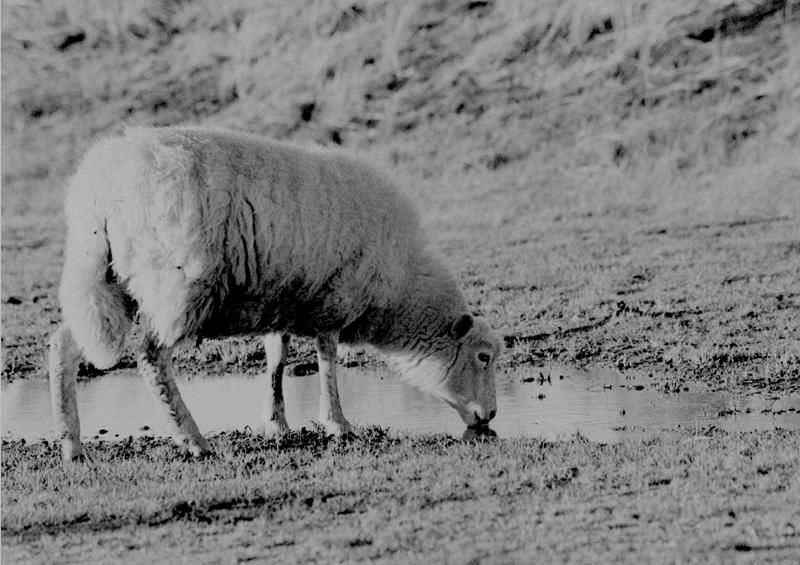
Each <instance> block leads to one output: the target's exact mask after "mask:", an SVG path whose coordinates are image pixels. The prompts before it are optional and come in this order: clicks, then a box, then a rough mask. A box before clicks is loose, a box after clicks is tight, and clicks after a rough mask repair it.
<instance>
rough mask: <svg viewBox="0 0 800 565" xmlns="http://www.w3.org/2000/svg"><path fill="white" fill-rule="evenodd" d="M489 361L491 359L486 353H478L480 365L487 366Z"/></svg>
mask: <svg viewBox="0 0 800 565" xmlns="http://www.w3.org/2000/svg"><path fill="white" fill-rule="evenodd" d="M491 360H492V357H491V355H489V354H488V353H478V361H480V362H481V363H484V364H486V365H488V364H489V361H491Z"/></svg>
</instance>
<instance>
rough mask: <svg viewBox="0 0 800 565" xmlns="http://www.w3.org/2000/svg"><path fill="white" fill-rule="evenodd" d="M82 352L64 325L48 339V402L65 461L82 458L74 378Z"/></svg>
mask: <svg viewBox="0 0 800 565" xmlns="http://www.w3.org/2000/svg"><path fill="white" fill-rule="evenodd" d="M80 361H81V352H80V349H78V344H76V343H75V340H74V339H73V337H72V332H71V331H70V329H69V327H67V325H66V324H62V325H61V327H59V328H58V330H56V333H54V334H53V337H51V338H50V358H49V369H50V402H51V406H52V409H53V427H54V428H55V432H56V437H57V438H58V440H59V441H60V442H61V457H62V458H63V459H64V461H73V460H76V459H82V458H83V447H82V446H81V423H80V419H79V418H78V399H77V396H76V393H75V377H77V375H78V365H79V363H80Z"/></svg>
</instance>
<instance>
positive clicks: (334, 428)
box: [320, 420, 355, 437]
mask: <svg viewBox="0 0 800 565" xmlns="http://www.w3.org/2000/svg"><path fill="white" fill-rule="evenodd" d="M320 424H322V427H323V428H325V433H326V434H328V435H331V436H340V437H352V436H354V435H355V434H354V433H353V426H351V425H350V422H348V421H347V420H341V421H338V422H337V421H335V420H326V421H322V422H320Z"/></svg>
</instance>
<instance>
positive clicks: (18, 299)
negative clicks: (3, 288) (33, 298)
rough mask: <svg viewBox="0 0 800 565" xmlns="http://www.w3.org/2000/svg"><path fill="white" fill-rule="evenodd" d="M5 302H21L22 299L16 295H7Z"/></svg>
mask: <svg viewBox="0 0 800 565" xmlns="http://www.w3.org/2000/svg"><path fill="white" fill-rule="evenodd" d="M6 304H22V299H21V298H20V297H18V296H9V297H8V298H6Z"/></svg>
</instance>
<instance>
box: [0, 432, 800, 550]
mask: <svg viewBox="0 0 800 565" xmlns="http://www.w3.org/2000/svg"><path fill="white" fill-rule="evenodd" d="M212 442H213V444H214V446H215V449H216V450H217V453H218V456H217V457H216V458H212V459H204V460H201V461H195V462H192V463H191V464H189V463H187V462H186V460H185V456H184V454H183V452H182V451H181V450H180V449H178V448H176V447H175V446H173V445H171V444H170V443H168V442H166V441H163V440H154V439H152V438H143V439H137V440H134V441H131V442H117V443H112V442H105V443H102V442H101V443H94V444H90V446H89V449H90V453H91V454H92V459H93V461H92V463H91V464H90V463H82V464H77V465H75V466H74V467H70V468H68V469H66V470H65V469H63V468H62V466H61V463H60V459H59V453H58V450H57V449H55V448H54V447H53V446H51V445H47V444H35V445H25V444H22V443H20V442H10V443H9V442H6V443H4V445H3V495H2V496H3V500H2V502H3V508H4V511H3V546H4V547H3V551H4V553H3V559H4V560H6V559H10V560H13V561H14V562H20V561H22V562H40V561H46V560H47V559H48V555H52V554H49V553H48V552H50V551H52V550H53V549H54V548H59V552H60V553H59V555H60V556H61V558H63V559H64V562H72V561H77V560H78V559H80V560H82V561H81V562H87V561H92V562H100V561H107V560H109V559H113V558H116V557H117V556H120V555H125V556H126V559H128V560H130V561H131V562H137V559H139V558H137V555H138V556H141V559H142V560H143V559H147V560H149V561H150V562H153V561H156V562H168V561H170V562H172V561H177V560H180V559H182V558H185V556H188V555H194V556H196V557H197V558H198V559H199V560H200V562H219V561H223V562H243V561H248V560H266V561H281V562H299V561H324V562H326V563H336V562H345V561H347V562H353V561H368V560H369V561H378V562H383V561H391V562H398V561H400V562H410V561H416V560H419V559H423V558H424V559H426V560H429V561H433V562H455V563H468V562H475V561H481V562H489V563H501V562H503V563H506V562H529V561H530V560H531V559H535V560H537V561H546V562H575V563H579V562H610V561H617V560H618V561H620V562H624V563H639V562H642V561H645V562H650V563H673V562H676V561H689V562H731V561H738V560H739V559H740V558H741V557H742V556H756V557H757V560H758V561H759V562H761V563H769V562H786V560H788V559H791V557H792V556H796V555H797V553H798V552H799V551H800V539H798V530H797V527H798V524H800V513H798V508H800V480H798V477H800V468H798V465H800V463H799V462H800V457H798V455H800V435H798V434H797V433H796V432H785V431H780V430H774V431H772V432H766V433H763V432H762V433H741V434H739V433H737V434H728V433H724V432H720V431H718V430H715V429H713V428H712V429H706V430H700V431H699V435H698V434H689V433H686V432H680V433H679V432H666V433H664V434H661V435H659V436H658V437H654V438H651V439H628V440H623V441H622V442H620V443H616V444H597V443H593V442H589V441H587V440H585V439H583V438H581V437H580V436H576V437H574V438H571V439H566V440H562V441H558V442H552V443H551V442H543V441H540V440H537V439H521V438H520V439H507V440H495V441H480V440H478V441H460V440H456V439H453V438H451V437H446V436H414V437H409V436H403V435H397V434H394V433H390V432H387V431H386V430H384V429H381V428H361V429H359V430H358V437H356V438H354V439H352V440H338V439H333V438H331V437H326V436H325V435H324V433H320V432H319V431H316V430H303V431H301V432H292V433H290V434H288V435H286V436H283V437H281V438H280V439H277V440H265V439H263V438H260V437H258V436H251V435H246V434H243V433H240V432H231V433H225V434H222V435H220V436H217V437H214V438H213V440H212ZM86 539H91V540H93V541H92V543H90V544H86V542H85V540H86ZM164 539H170V540H171V541H170V543H169V544H164V543H163V542H162V540H164ZM243 540H246V543H243ZM77 549H80V551H81V552H80V553H79V554H78V553H76V550H77Z"/></svg>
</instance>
